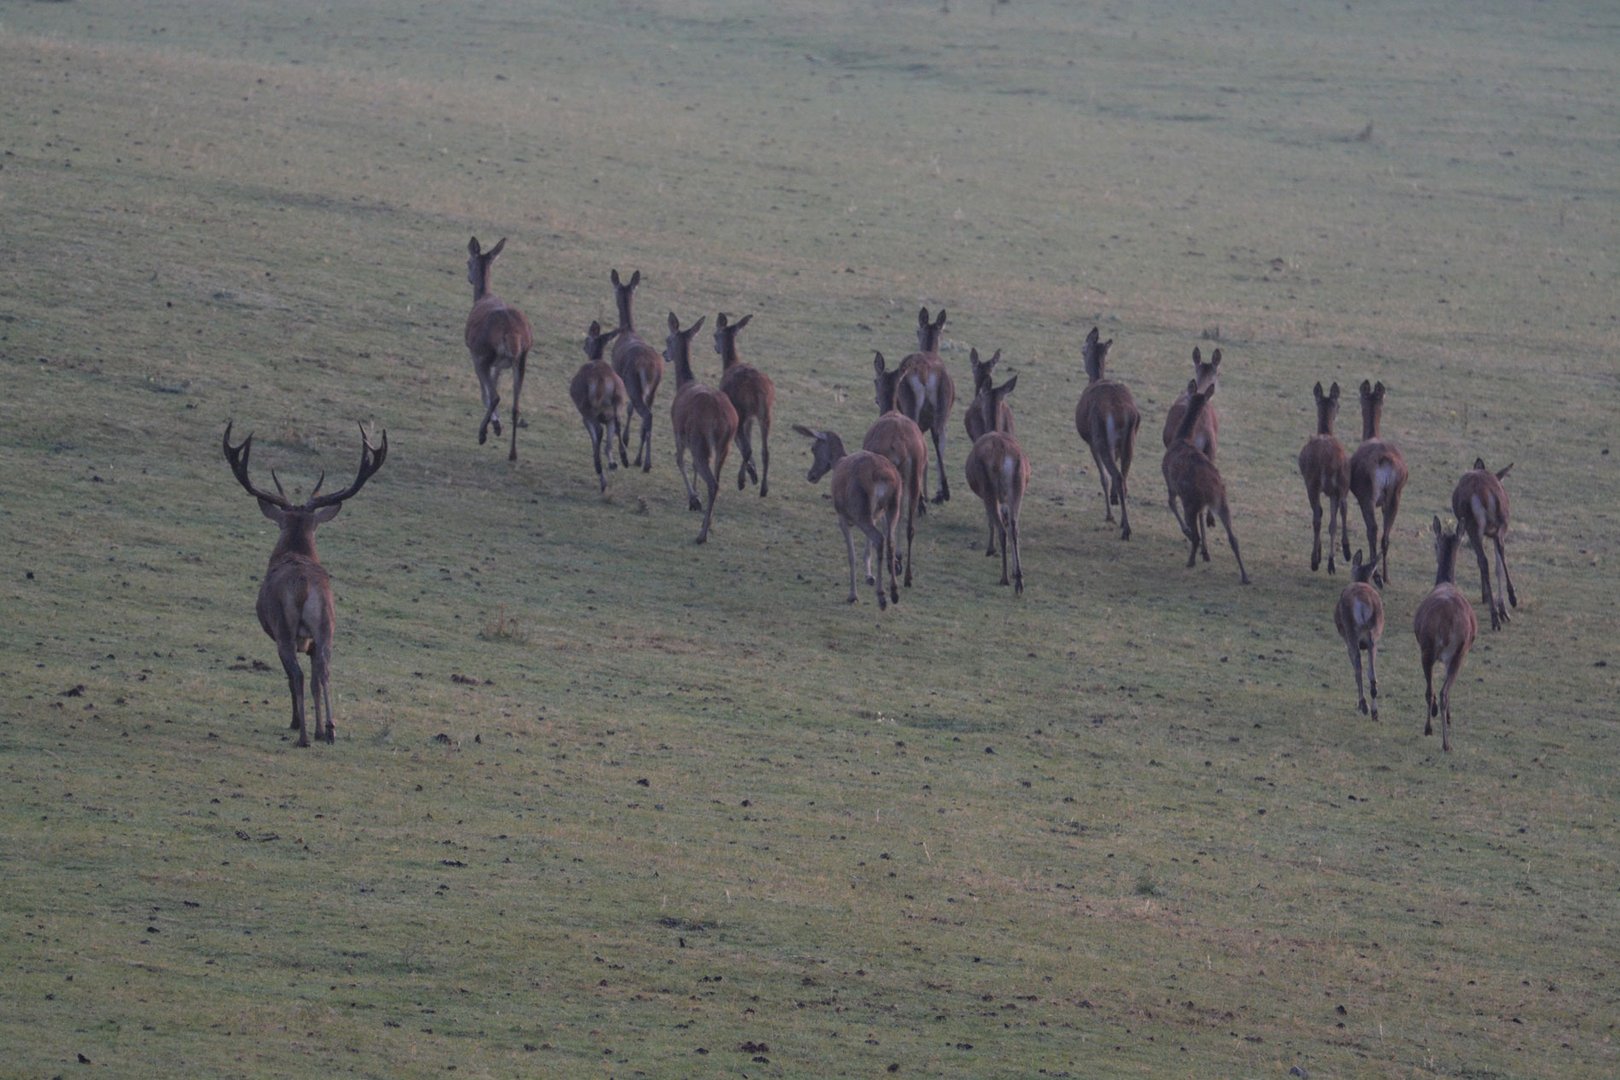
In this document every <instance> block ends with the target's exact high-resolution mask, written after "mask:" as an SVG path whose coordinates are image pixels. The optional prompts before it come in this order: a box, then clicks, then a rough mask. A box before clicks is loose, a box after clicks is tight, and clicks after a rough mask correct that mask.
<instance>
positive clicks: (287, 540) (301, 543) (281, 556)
mask: <svg viewBox="0 0 1620 1080" xmlns="http://www.w3.org/2000/svg"><path fill="white" fill-rule="evenodd" d="M290 557H296V558H304V559H308V560H310V561H311V562H320V558H319V557H318V556H317V555H316V554H315V526H314V524H313V523H311V522H308V521H297V520H293V521H288V522H286V523H284V524H283V525H282V527H281V535H280V536H279V537H278V538H277V539H276V546H275V548H274V549H273V550H272V551H271V552H270V565H271V566H274V565H275V564H276V563H278V562H281V561H283V560H285V559H287V558H290Z"/></svg>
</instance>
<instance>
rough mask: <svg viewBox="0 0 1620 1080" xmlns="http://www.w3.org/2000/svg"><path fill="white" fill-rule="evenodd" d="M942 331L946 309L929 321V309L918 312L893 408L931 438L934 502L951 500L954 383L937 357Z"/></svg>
mask: <svg viewBox="0 0 1620 1080" xmlns="http://www.w3.org/2000/svg"><path fill="white" fill-rule="evenodd" d="M944 330H945V309H944V308H941V309H940V311H939V316H938V317H937V318H935V319H934V320H933V321H932V322H930V321H929V319H928V309H927V308H922V309H920V310H919V311H918V312H917V348H918V351H917V352H914V353H911V354H910V355H908V356H907V357H906V358H905V359H904V360H901V361H900V381H899V384H898V385H897V386H896V388H895V396H894V404H895V408H897V409H899V410H900V411H901V412H903V413H905V414H906V415H907V416H909V417H911V418H912V419H913V420H915V421H916V422H917V426H918V427H919V428H921V429H922V430H923V431H925V432H928V433H929V434H931V435H932V436H933V439H934V457H935V459H936V461H937V462H938V464H939V490H938V491H937V492H935V493H934V501H935V502H936V503H942V502H947V501H949V499H950V497H951V484H950V481H949V480H948V479H947V478H946V476H945V431H946V428H947V427H948V426H949V421H950V418H951V408H952V407H953V406H954V405H955V404H956V384H955V383H953V382H952V381H951V373H950V372H949V371H947V370H945V361H943V360H941V359H940V357H939V339H940V335H941V334H942V333H943V332H944Z"/></svg>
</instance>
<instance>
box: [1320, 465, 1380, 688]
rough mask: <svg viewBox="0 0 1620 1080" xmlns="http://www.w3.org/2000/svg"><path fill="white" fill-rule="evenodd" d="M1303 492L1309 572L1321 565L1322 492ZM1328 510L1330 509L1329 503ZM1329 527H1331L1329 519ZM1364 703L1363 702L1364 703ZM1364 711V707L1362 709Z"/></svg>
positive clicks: (1330, 559)
mask: <svg viewBox="0 0 1620 1080" xmlns="http://www.w3.org/2000/svg"><path fill="white" fill-rule="evenodd" d="M1305 494H1307V495H1309V496H1310V499H1311V572H1312V573H1313V574H1314V573H1315V572H1316V571H1317V569H1318V568H1319V567H1320V566H1321V565H1322V492H1321V491H1320V490H1319V489H1318V488H1317V487H1316V486H1315V485H1314V484H1313V485H1307V487H1306V489H1305ZM1329 505H1330V510H1331V504H1329ZM1329 528H1330V529H1331V528H1332V524H1331V520H1330V523H1329ZM1328 573H1330V574H1331V573H1333V539H1332V533H1331V532H1330V533H1329V534H1328ZM1364 704H1365V703H1364ZM1362 711H1363V712H1366V710H1365V709H1363V710H1362Z"/></svg>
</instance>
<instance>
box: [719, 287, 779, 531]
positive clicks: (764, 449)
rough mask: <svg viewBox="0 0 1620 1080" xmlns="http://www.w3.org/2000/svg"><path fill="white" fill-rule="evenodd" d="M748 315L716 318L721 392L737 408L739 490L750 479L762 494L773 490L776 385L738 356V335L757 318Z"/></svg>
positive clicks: (722, 314)
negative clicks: (756, 464) (754, 436)
mask: <svg viewBox="0 0 1620 1080" xmlns="http://www.w3.org/2000/svg"><path fill="white" fill-rule="evenodd" d="M753 318H754V317H753V316H752V315H744V316H743V317H742V318H740V319H738V320H737V321H736V322H728V321H727V319H726V313H725V312H723V311H722V312H720V313H719V314H718V315H716V316H715V320H714V351H715V352H717V353H719V354H720V364H721V368H722V374H721V375H720V392H721V393H722V394H724V395H726V397H728V398H730V399H731V404H732V406H733V407H734V408H735V409H736V410H737V449H738V450H739V451H740V452H741V454H742V463H741V464H740V465H738V466H737V490H738V491H742V490H743V489H744V487H746V486H747V482H748V481H749V480H753V481H754V483H756V484H758V485H759V497H760V498H762V499H763V498H764V497H765V495H766V493H767V492H769V491H770V489H771V419H772V417H774V416H775V415H776V384H775V383H773V382H771V379H770V376H769V375H766V374H765V373H764V372H763V371H760V370H759V369H758V368H756V367H754V366H753V365H751V364H745V363H743V362H742V361H741V360H740V359H739V358H738V355H737V334H738V333H739V332H740V331H741V330H742V328H743V327H745V326H747V325H748V324H749V322H751V321H752V320H753ZM756 424H757V425H758V426H759V471H758V472H756V471H755V470H754V444H753V440H752V438H751V437H750V434H749V433H750V431H751V429H752V428H753V427H754V425H756Z"/></svg>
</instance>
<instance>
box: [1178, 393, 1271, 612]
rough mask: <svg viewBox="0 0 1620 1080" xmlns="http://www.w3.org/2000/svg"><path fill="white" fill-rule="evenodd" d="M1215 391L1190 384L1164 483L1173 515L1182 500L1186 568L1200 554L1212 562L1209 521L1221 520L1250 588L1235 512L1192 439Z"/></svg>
mask: <svg viewBox="0 0 1620 1080" xmlns="http://www.w3.org/2000/svg"><path fill="white" fill-rule="evenodd" d="M1213 392H1214V391H1213V390H1210V391H1204V392H1202V393H1200V392H1199V391H1197V390H1196V389H1195V388H1194V387H1193V386H1192V384H1189V385H1188V402H1187V412H1186V414H1185V415H1184V416H1183V417H1182V420H1181V427H1180V428H1179V429H1178V435H1179V437H1178V438H1177V439H1176V440H1175V442H1174V443H1172V444H1171V446H1170V449H1168V450H1166V451H1165V452H1164V462H1163V465H1162V469H1163V472H1164V483H1165V487H1166V488H1167V489H1168V490H1169V492H1170V511H1171V513H1175V511H1176V501H1177V500H1178V499H1179V500H1180V501H1181V507H1182V513H1181V514H1177V515H1176V520H1177V522H1179V523H1180V525H1181V531H1182V534H1183V535H1184V536H1186V537H1187V540H1188V542H1189V543H1190V544H1191V545H1192V547H1191V550H1189V551H1188V553H1187V565H1188V566H1189V567H1190V566H1192V565H1194V563H1195V562H1196V561H1197V559H1198V556H1199V555H1200V554H1202V555H1203V556H1204V561H1205V562H1208V561H1209V523H1210V520H1209V519H1210V518H1212V517H1218V518H1220V519H1221V524H1222V525H1224V526H1226V539H1227V540H1228V541H1229V542H1230V543H1231V545H1232V556H1233V557H1234V558H1235V559H1237V564H1238V580H1240V581H1241V582H1242V583H1243V584H1245V585H1247V584H1249V572H1248V571H1247V570H1245V569H1244V568H1243V555H1242V554H1241V553H1240V552H1239V551H1238V542H1237V535H1236V534H1235V533H1233V532H1232V511H1231V509H1230V508H1229V507H1228V506H1227V502H1226V484H1225V482H1224V481H1223V480H1222V479H1221V471H1220V470H1219V469H1217V468H1216V467H1215V463H1214V462H1213V461H1211V460H1209V457H1208V455H1206V454H1205V453H1204V452H1203V451H1202V450H1200V449H1198V447H1196V446H1194V445H1193V444H1192V439H1191V437H1190V436H1191V433H1192V431H1193V429H1194V428H1195V427H1196V426H1197V423H1198V414H1199V413H1200V412H1202V411H1203V410H1204V408H1205V407H1206V406H1207V405H1208V403H1209V398H1210V394H1212V393H1213Z"/></svg>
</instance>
